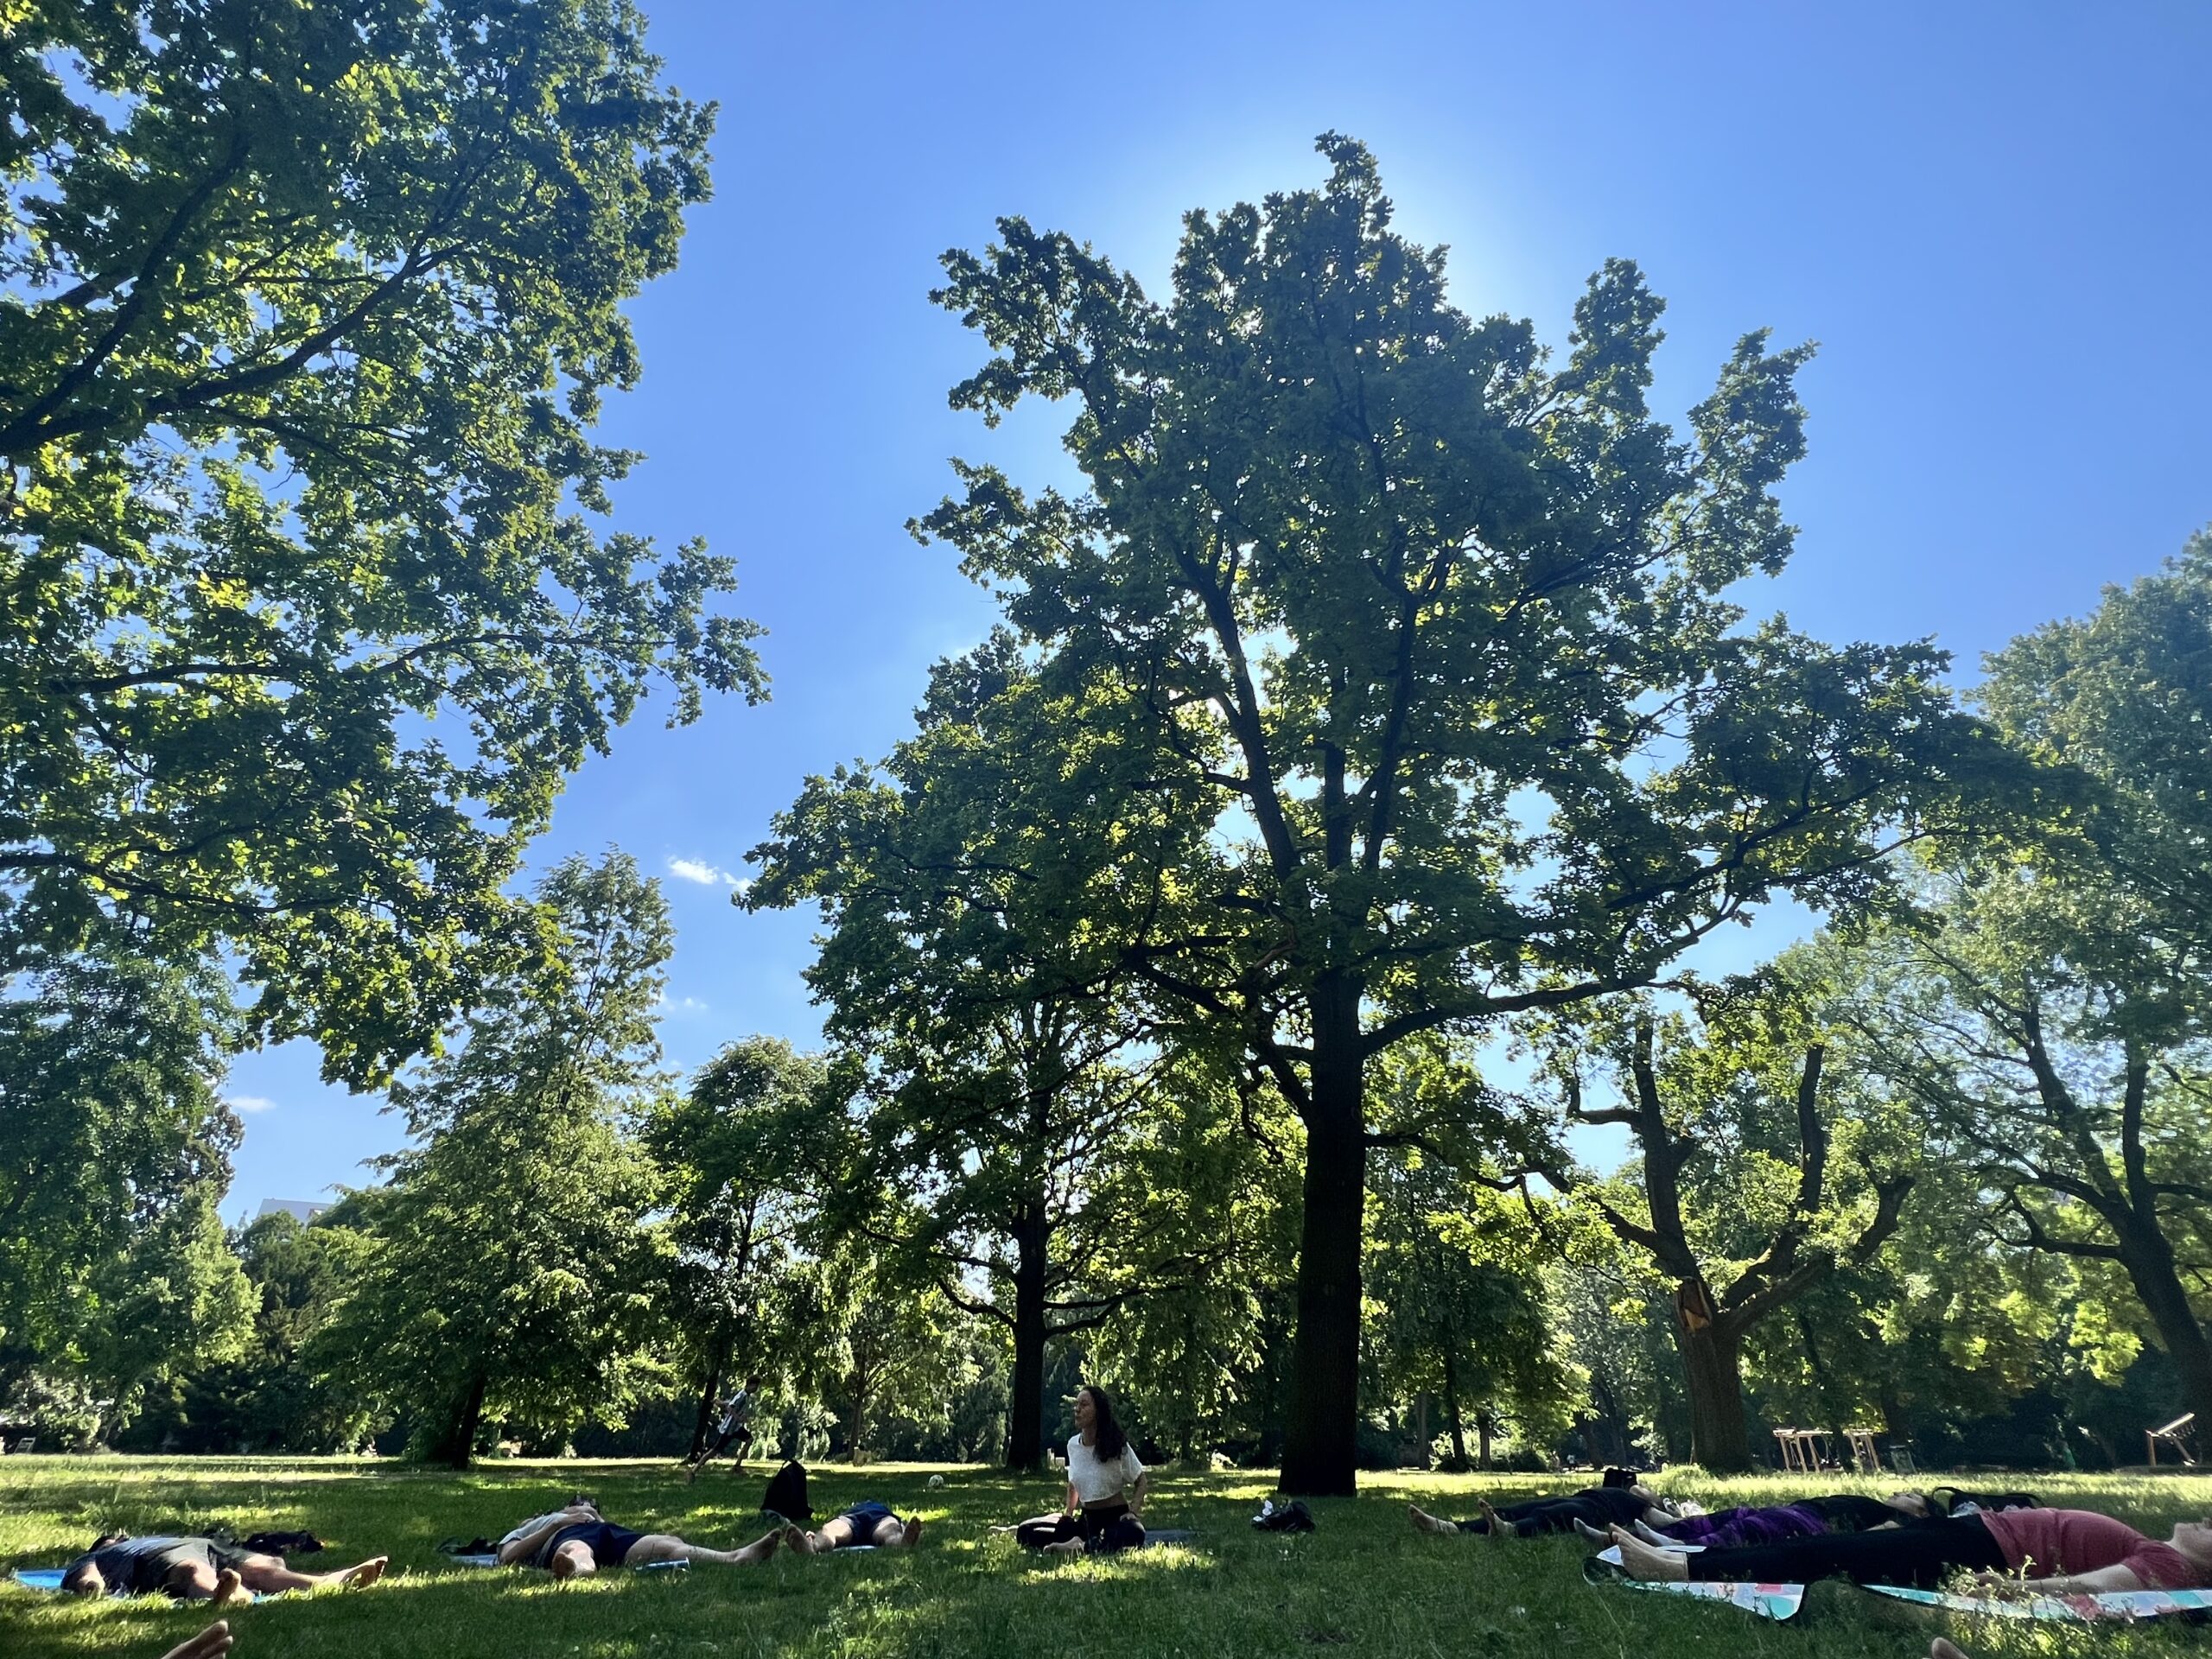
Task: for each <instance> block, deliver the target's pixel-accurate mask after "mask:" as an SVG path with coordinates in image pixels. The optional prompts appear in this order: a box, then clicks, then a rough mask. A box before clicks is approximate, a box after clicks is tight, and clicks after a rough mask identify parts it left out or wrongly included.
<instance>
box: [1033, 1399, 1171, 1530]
mask: <svg viewBox="0 0 2212 1659" xmlns="http://www.w3.org/2000/svg"><path fill="white" fill-rule="evenodd" d="M1075 1428H1076V1432H1075V1433H1073V1434H1071V1435H1070V1436H1069V1437H1068V1487H1067V1496H1066V1499H1065V1503H1063V1505H1062V1507H1061V1510H1060V1512H1059V1514H1058V1515H1040V1516H1036V1517H1035V1518H1034V1519H1033V1520H1028V1521H1024V1522H1022V1523H1021V1524H1020V1526H1018V1527H1016V1528H1015V1529H1014V1537H1015V1538H1016V1539H1018V1540H1019V1541H1020V1542H1021V1543H1022V1544H1024V1545H1026V1546H1027V1547H1028V1548H1031V1549H1044V1550H1050V1551H1052V1552H1053V1553H1054V1554H1076V1553H1077V1552H1078V1551H1081V1550H1091V1551H1094V1552H1097V1553H1100V1554H1104V1553H1106V1552H1108V1551H1110V1550H1116V1549H1130V1548H1135V1546H1137V1545H1138V1544H1141V1543H1142V1542H1144V1523H1143V1522H1142V1521H1141V1520H1140V1519H1139V1517H1140V1516H1141V1515H1142V1514H1143V1513H1144V1496H1145V1492H1146V1490H1147V1484H1148V1483H1149V1482H1150V1480H1151V1477H1150V1476H1148V1475H1147V1474H1146V1473H1145V1471H1144V1465H1143V1464H1142V1463H1141V1462H1139V1461H1138V1460H1137V1454H1136V1451H1135V1448H1134V1447H1132V1446H1130V1445H1129V1437H1128V1434H1126V1433H1123V1432H1122V1426H1121V1424H1119V1423H1117V1422H1116V1421H1114V1402H1112V1401H1111V1400H1109V1399H1108V1398H1107V1397H1106V1390H1105V1389H1102V1388H1100V1387H1098V1386H1097V1385H1096V1383H1092V1384H1090V1386H1088V1387H1085V1388H1082V1389H1077V1391H1076V1396H1075Z"/></svg>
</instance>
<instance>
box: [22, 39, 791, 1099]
mask: <svg viewBox="0 0 2212 1659" xmlns="http://www.w3.org/2000/svg"><path fill="white" fill-rule="evenodd" d="M0 113H4V114H5V116H6V117H7V119H6V120H5V121H4V122H0V169H4V172H5V175H6V178H7V182H8V187H9V188H7V190H6V192H5V193H4V197H5V200H4V207H0V464H4V472H3V473H0V592H4V594H6V602H5V604H4V606H0V661H4V663H5V664H6V666H5V667H4V669H0V950H7V951H9V952H15V951H19V950H22V949H25V948H28V947H29V946H33V945H45V946H51V947H54V948H60V949H66V948H69V947H71V946H73V945H74V944H77V943H79V942H80V941H82V940H83V939H84V938H86V936H87V933H88V931H89V930H90V929H91V928H92V925H93V924H94V922H95V920H96V918H99V916H101V915H104V914H118V913H123V914H128V915H129V916H130V918H133V920H134V923H135V924H136V925H138V926H139V927H140V928H141V929H143V930H144V931H145V932H146V934H147V936H148V938H149V943H150V944H151V945H152V947H153V948H157V949H160V950H162V951H164V952H165V953H168V954H171V955H178V954H181V955H185V956H190V955H193V954H195V953H199V952H200V951H203V950H207V949H209V948H211V947H213V946H215V945H218V944H220V945H222V946H224V947H226V948H227V949H229V950H232V951H233V952H234V953H235V954H236V957H237V959H238V964H239V968H240V971H241V973H242V975H243V976H244V978H245V980H246V982H249V983H250V984H252V985H255V986H257V987H258V988H259V991H260V995H259V998H258V1000H257V1002H256V1003H255V1004H254V1006H253V1007H252V1010H251V1014H252V1018H253V1020H254V1021H255V1022H256V1025H257V1027H258V1028H259V1029H260V1030H261V1031H262V1032H263V1033H266V1034H268V1035H270V1036H273V1037H287V1036H293V1035H300V1034H306V1035H310V1036H313V1037H314V1038H315V1039H317V1040H318V1041H319V1042H320V1043H321V1046H322V1049H323V1052H324V1055H325V1059H326V1065H327V1069H328V1070H329V1071H330V1072H331V1074H332V1075H333V1076H334V1077H345V1078H347V1079H349V1080H352V1081H354V1082H357V1083H359V1082H367V1081H373V1080H376V1079H378V1078H379V1077H382V1076H384V1075H385V1074H386V1073H387V1072H388V1071H390V1069H391V1067H392V1066H393V1065H395V1064H397V1062H399V1061H402V1060H404V1059H405V1058H407V1057H408V1056H409V1055H410V1054H412V1053H415V1052H418V1051H419V1050H420V1049H421V1048H422V1047H423V1045H424V1044H425V1043H426V1042H428V1041H429V1040H430V1039H431V1038H432V1036H433V1034H434V1033H435V1031H436V1029H437V1028H438V1027H439V1026H440V1025H441V1024H442V1022H443V1021H444V1020H446V1019H448V1018H449V1017H450V1015H451V1014H452V1013H453V1012H454V1009H455V1008H457V1007H460V1006H461V1005H463V1004H464V1003H466V1001H467V1000H468V996H469V993H470V979H471V976H472V974H473V973H474V972H476V971H478V969H476V968H474V967H473V966H472V963H474V960H475V957H476V956H477V955H478V954H479V953H478V952H477V951H476V950H474V946H475V945H476V944H480V943H481V942H482V941H484V940H486V939H495V938H498V937H499V935H500V934H501V933H502V932H503V931H505V929H506V928H507V926H508V925H509V924H510V923H512V921H514V920H515V919H516V918H515V916H514V915H513V913H512V911H511V909H510V907H509V906H507V904H506V903H505V900H504V899H503V898H502V888H503V884H505V882H506V881H507V880H508V879H509V878H510V877H511V876H512V874H514V873H515V871H516V869H517V868H518V860H519V856H520V850H521V848H522V846H523V844H524V842H526V841H527V840H528V839H529V838H530V837H531V836H532V835H534V834H535V833H536V832H537V831H538V830H539V829H543V827H544V825H545V823H546V822H547V820H548V817H549V814H550V809H551V806H552V802H553V799H554V797H555V796H556V793H557V792H558V791H559V789H560V787H561V785H562V782H563V779H565V777H566V776H567V774H568V773H569V772H572V771H573V770H574V769H575V767H576V766H577V765H578V764H579V763H580V762H581V761H582V759H583V758H584V756H585V755H587V754H588V753H591V752H592V751H594V750H598V749H604V748H605V747H606V746H607V740H608V734H609V731H610V730H611V728H613V726H615V725H616V724H619V723H620V721H623V720H625V719H626V718H627V717H628V716H629V715H630V714H631V713H632V710H633V709H634V708H635V706H636V704H637V703H638V702H639V699H640V698H641V697H642V696H645V694H646V693H647V691H648V690H649V689H650V688H651V687H652V685H653V683H655V682H656V681H664V682H666V683H667V684H668V685H669V686H670V688H671V692H672V702H671V705H670V706H671V718H672V719H674V720H677V721H683V720H689V719H690V718H692V717H693V716H694V715H696V712H697V710H698V708H699V702H700V697H701V694H702V691H704V690H740V691H742V692H743V693H745V694H746V695H747V696H748V697H757V696H760V695H761V694H762V692H763V688H764V682H763V680H762V678H761V677H760V670H759V666H758V664H757V663H756V661H755V659H754V657H753V652H752V649H751V646H750V645H749V644H748V640H749V638H750V637H751V635H752V633H753V627H752V626H751V625H750V624H748V623H746V622H742V621H740V620H735V619H733V618H730V617H727V616H714V615H710V614H709V607H710V604H711V602H712V601H713V599H714V597H715V595H716V594H719V593H720V592H721V591H722V590H724V589H726V588H728V587H729V586H730V584H731V582H732V570H731V567H730V565H729V563H728V562H727V561H726V560H723V559H720V558H715V557H711V556H709V555H708V554H707V553H706V551H705V550H704V549H703V548H702V547H701V546H699V545H697V544H696V543H687V544H685V545H684V546H683V547H682V548H680V549H678V550H675V551H674V552H665V551H662V550H656V549H654V548H653V547H652V546H651V545H649V544H648V543H645V542H643V541H641V540H640V539H639V538H638V537H634V536H630V535H626V534H622V533H619V532H611V531H607V530H606V529H604V528H603V527H602V526H601V525H599V524H595V523H594V517H595V516H597V515H603V514H605V513H606V512H608V511H609V509H610V506H611V499H610V495H609V487H610V486H611V485H613V483H614V482H615V481H616V480H619V479H620V477H621V476H622V475H623V474H625V473H626V471H627V470H628V469H629V468H630V467H631V466H632V464H633V462H634V461H636V460H637V457H636V456H635V455H633V454H628V453H626V452H624V451H620V450H616V449H611V448H606V447H604V446H601V445H600V444H598V443H596V442H594V441H593V438H592V435H591V428H592V425H593V423H594V420H595V418H596V417H597V415H598V413H599V410H600V407H601V399H602V397H603V396H604V394H605V393H606V392H607V391H610V390H615V389H620V388H624V387H627V386H629V385H632V384H634V382H635V381H636V379H637V378H638V374H639V359H638V353H637V348H636V343H635V341H634V340H633V338H632V333H631V330H630V327H629V325H628V323H627V321H626V319H625V317H624V315H623V312H622V305H623V302H625V301H626V300H627V299H629V298H630V297H631V296H632V295H634V294H635V293H636V292H637V291H638V289H639V286H640V285H641V284H643V283H645V282H647V281H648V280H650V279H651V278H652V277H656V276H658V275H660V274H662V273H664V272H665V271H666V270H669V269H670V268H671V266H672V265H673V264H675V261H676V255H677V243H678V240H679V238H680V237H681V235H682V232H683V210H684V208H685V207H688V206H690V204H693V203H695V202H697V201H700V200H703V199H704V198H705V196H706V194H707V188H708V185H707V174H706V143H707V138H708V135H709V129H710V127H711V122H712V111H710V110H709V109H707V108H703V107H702V106H700V105H696V104H694V103H692V102H690V101H689V100H687V99H684V98H683V97H681V96H680V95H679V94H677V92H674V91H672V90H671V89H670V88H669V87H667V86H665V85H664V84H663V83H662V81H661V79H660V66H659V64H658V61H657V60H655V59H653V58H652V56H651V55H650V54H648V53H647V52H646V51H645V45H644V37H643V22H642V19H641V18H640V17H639V14H638V12H637V11H636V10H635V9H634V8H633V7H632V6H631V5H630V4H628V3H626V0H546V3H542V4H532V5H527V6H518V5H512V4H507V3H503V0H440V3H433V4H423V3H419V0H365V3H359V4H349V5H344V6H283V7H275V8H272V7H270V6H267V5H263V4H258V3H254V0H101V3H97V4H67V5H35V6H30V7H28V8H19V9H17V14H16V15H15V16H11V18H10V24H9V29H8V35H7V39H6V41H5V43H4V46H0Z"/></svg>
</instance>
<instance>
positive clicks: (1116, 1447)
mask: <svg viewBox="0 0 2212 1659" xmlns="http://www.w3.org/2000/svg"><path fill="white" fill-rule="evenodd" d="M1077 1392H1078V1393H1082V1394H1087V1395H1090V1407H1091V1409H1092V1410H1093V1411H1096V1413H1097V1414H1098V1415H1097V1418H1096V1421H1093V1422H1092V1424H1091V1429H1092V1432H1093V1434H1094V1436H1095V1443H1094V1447H1093V1449H1094V1450H1096V1452H1097V1453H1098V1460H1099V1462H1101V1463H1111V1462H1113V1461H1114V1459H1116V1458H1118V1457H1120V1456H1121V1455H1122V1452H1126V1451H1128V1449H1129V1437H1128V1433H1127V1432H1126V1431H1125V1430H1124V1429H1123V1428H1122V1425H1121V1424H1120V1423H1119V1422H1118V1421H1116V1419H1115V1416H1114V1402H1112V1401H1111V1400H1109V1399H1108V1398H1107V1397H1106V1390H1105V1389H1102V1388H1100V1387H1099V1386H1098V1385H1097V1384H1096V1383H1084V1385H1083V1387H1082V1388H1081V1389H1078V1390H1077Z"/></svg>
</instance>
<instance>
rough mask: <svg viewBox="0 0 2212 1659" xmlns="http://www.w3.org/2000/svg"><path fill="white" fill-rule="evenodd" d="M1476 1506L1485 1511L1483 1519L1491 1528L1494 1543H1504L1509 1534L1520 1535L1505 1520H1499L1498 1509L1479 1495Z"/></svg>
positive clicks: (1491, 1537)
mask: <svg viewBox="0 0 2212 1659" xmlns="http://www.w3.org/2000/svg"><path fill="white" fill-rule="evenodd" d="M1475 1507H1476V1508H1477V1509H1478V1510H1481V1511H1482V1512H1483V1521H1484V1524H1485V1525H1486V1526H1488V1527H1489V1529H1490V1534H1489V1536H1490V1541H1491V1542H1492V1543H1493V1544H1502V1543H1503V1542H1504V1541H1505V1540H1506V1537H1507V1535H1509V1534H1511V1535H1514V1536H1516V1537H1517V1536H1518V1534H1517V1533H1515V1532H1514V1529H1512V1528H1511V1527H1509V1526H1508V1525H1506V1524H1505V1522H1503V1521H1501V1520H1499V1519H1498V1518H1497V1510H1493V1509H1492V1508H1491V1506H1490V1505H1489V1504H1488V1503H1484V1501H1483V1500H1482V1499H1481V1498H1479V1497H1478V1498H1477V1499H1476V1500H1475Z"/></svg>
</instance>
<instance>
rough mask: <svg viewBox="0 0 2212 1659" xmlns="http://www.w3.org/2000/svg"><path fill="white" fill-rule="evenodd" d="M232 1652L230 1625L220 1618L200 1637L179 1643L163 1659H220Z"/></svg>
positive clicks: (203, 1631) (202, 1632)
mask: <svg viewBox="0 0 2212 1659" xmlns="http://www.w3.org/2000/svg"><path fill="white" fill-rule="evenodd" d="M230 1650H231V1627H230V1624H228V1622H227V1621H226V1620H223V1619H217V1620H216V1621H215V1622H214V1623H213V1624H210V1625H209V1626H208V1627H207V1629H206V1630H202V1631H200V1634H199V1635H197V1636H194V1637H187V1638H186V1639H185V1640H184V1641H181V1642H180V1643H177V1644H176V1646H175V1647H173V1648H171V1649H169V1650H168V1652H167V1653H165V1654H163V1655H162V1659H219V1656H220V1655H222V1654H226V1653H228V1652H229V1651H230Z"/></svg>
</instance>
